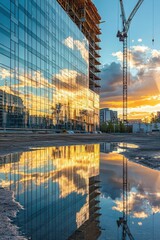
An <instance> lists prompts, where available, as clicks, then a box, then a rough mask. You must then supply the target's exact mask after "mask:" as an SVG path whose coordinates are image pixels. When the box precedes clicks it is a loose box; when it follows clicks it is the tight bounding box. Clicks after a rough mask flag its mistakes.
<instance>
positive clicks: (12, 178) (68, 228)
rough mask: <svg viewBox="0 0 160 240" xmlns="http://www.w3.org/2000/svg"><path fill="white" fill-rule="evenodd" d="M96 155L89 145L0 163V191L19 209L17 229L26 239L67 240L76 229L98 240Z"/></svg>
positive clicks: (44, 150) (27, 154) (11, 156)
mask: <svg viewBox="0 0 160 240" xmlns="http://www.w3.org/2000/svg"><path fill="white" fill-rule="evenodd" d="M99 153H100V146H99V144H91V145H79V146H64V147H63V146H60V147H46V148H39V149H33V151H32V150H30V151H28V152H19V153H12V154H8V155H5V156H1V157H0V186H1V187H3V188H4V187H6V188H9V189H10V190H12V191H13V193H14V196H15V198H16V201H18V202H19V203H20V204H21V205H22V207H23V208H24V209H23V210H21V211H20V212H19V213H18V215H17V219H16V225H18V226H19V227H20V230H21V231H22V232H23V233H24V234H25V235H26V236H27V237H30V238H29V239H32V240H64V239H69V237H70V236H71V235H74V234H75V235H76V230H77V229H80V228H82V229H81V231H82V232H83V231H84V232H86V231H87V232H88V234H91V233H93V236H92V237H91V238H90V239H93V240H94V239H97V237H96V236H97V235H98V234H99V224H98V222H97V220H98V218H99V214H98V213H99V208H98V205H99V201H98V200H99V191H98V187H97V186H96V185H97V184H96V178H97V179H98V176H99ZM6 202H7V201H6ZM4 205H5V204H4ZM2 207H3V206H2ZM11 207H12V205H11V206H10V208H11ZM90 225H91V226H92V227H93V226H94V229H92V231H90V229H89V226H90ZM96 234H97V235H96ZM6 239H7V238H6ZM15 239H18V238H15ZM71 239H78V238H71ZM82 239H83V238H82ZM84 239H87V238H84Z"/></svg>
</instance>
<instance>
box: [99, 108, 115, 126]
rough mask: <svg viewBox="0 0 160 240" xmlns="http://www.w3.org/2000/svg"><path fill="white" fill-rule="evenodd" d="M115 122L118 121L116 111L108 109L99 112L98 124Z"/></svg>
mask: <svg viewBox="0 0 160 240" xmlns="http://www.w3.org/2000/svg"><path fill="white" fill-rule="evenodd" d="M109 121H111V122H116V121H118V113H117V111H113V110H110V109H109V108H103V109H101V110H100V123H103V122H109Z"/></svg>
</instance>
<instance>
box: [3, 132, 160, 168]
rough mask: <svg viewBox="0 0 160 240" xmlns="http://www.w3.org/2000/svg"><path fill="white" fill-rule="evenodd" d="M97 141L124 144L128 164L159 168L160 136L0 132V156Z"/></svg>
mask: <svg viewBox="0 0 160 240" xmlns="http://www.w3.org/2000/svg"><path fill="white" fill-rule="evenodd" d="M101 142H118V143H119V142H125V143H131V144H135V145H137V146H138V147H137V148H132V147H130V145H129V144H128V145H127V151H126V152H125V153H124V154H125V156H126V157H128V158H129V160H131V161H135V162H137V163H140V164H143V165H146V166H148V167H151V168H154V169H160V133H148V134H142V133H137V134H51V133H48V134H46V133H4V132H3V133H0V155H4V154H7V153H12V152H19V151H27V150H29V149H30V148H31V147H45V146H64V145H77V144H90V143H101Z"/></svg>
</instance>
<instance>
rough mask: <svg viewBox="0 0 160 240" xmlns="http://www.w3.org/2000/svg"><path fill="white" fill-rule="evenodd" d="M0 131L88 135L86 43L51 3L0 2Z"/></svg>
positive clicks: (94, 98)
mask: <svg viewBox="0 0 160 240" xmlns="http://www.w3.org/2000/svg"><path fill="white" fill-rule="evenodd" d="M0 19H1V21H0V128H39V129H46V128H48V129H74V130H84V131H93V130H96V128H97V127H98V124H99V120H98V119H99V94H97V93H96V92H95V91H92V90H90V89H89V43H88V40H87V39H86V37H85V36H84V34H83V33H82V31H80V29H79V28H78V27H77V26H76V24H75V23H74V22H73V21H72V19H71V18H70V17H69V16H68V14H67V13H66V11H64V9H63V8H62V7H61V6H60V5H59V3H58V2H57V1H56V0H14V1H12V0H5V1H4V0H0Z"/></svg>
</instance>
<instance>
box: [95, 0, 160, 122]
mask: <svg viewBox="0 0 160 240" xmlns="http://www.w3.org/2000/svg"><path fill="white" fill-rule="evenodd" d="M93 2H94V4H95V5H96V7H97V9H98V11H99V13H100V15H101V18H102V21H106V22H105V23H102V24H101V31H102V35H101V40H102V42H101V48H102V50H101V63H102V71H101V78H102V81H101V108H104V107H109V108H110V109H114V110H118V112H119V113H120V114H121V113H122V89H123V85H122V57H123V55H122V42H119V40H118V38H117V37H116V34H117V31H118V30H121V25H122V23H121V18H120V14H121V12H120V5H119V0H113V1H106V0H93ZM136 3H137V0H132V1H129V0H124V8H125V12H126V18H128V16H129V14H130V13H131V11H132V9H133V8H134V6H135V5H136ZM159 9H160V1H158V0H151V1H147V0H144V2H143V3H142V5H141V6H140V8H139V10H138V11H137V13H136V15H135V16H134V18H133V20H132V22H131V25H130V30H129V33H128V69H129V70H130V74H129V76H128V118H132V119H142V118H143V117H146V116H148V115H150V114H151V113H152V112H153V113H156V112H157V111H160V79H159V78H160V77H159V76H160V28H159V23H160V14H159ZM152 39H154V42H153V41H152Z"/></svg>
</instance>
